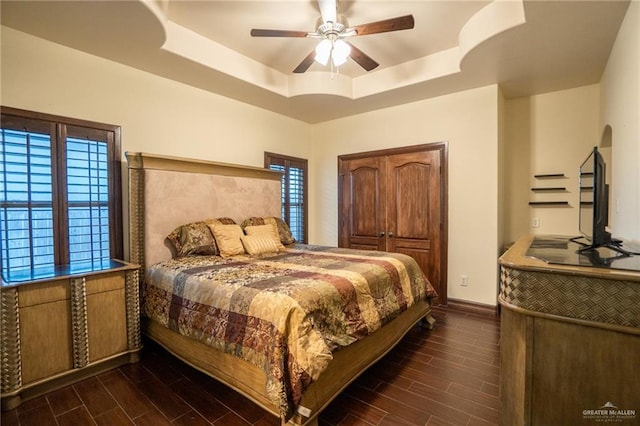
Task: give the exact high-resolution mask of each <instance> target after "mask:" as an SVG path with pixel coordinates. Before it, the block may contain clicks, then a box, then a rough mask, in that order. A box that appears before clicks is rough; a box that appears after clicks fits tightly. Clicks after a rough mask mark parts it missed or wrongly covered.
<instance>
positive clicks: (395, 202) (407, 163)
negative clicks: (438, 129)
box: [386, 151, 441, 294]
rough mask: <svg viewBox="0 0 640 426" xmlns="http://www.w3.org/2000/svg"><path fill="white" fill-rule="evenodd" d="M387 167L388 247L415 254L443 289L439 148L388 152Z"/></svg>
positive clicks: (430, 276)
mask: <svg viewBox="0 0 640 426" xmlns="http://www.w3.org/2000/svg"><path fill="white" fill-rule="evenodd" d="M387 171H388V172H387V173H388V175H387V182H388V188H391V190H390V191H388V192H387V196H386V199H387V229H388V230H389V232H390V233H391V234H389V237H388V240H387V250H388V251H394V252H398V253H404V254H408V255H409V256H411V257H413V258H414V259H415V260H416V261H417V262H418V264H419V265H420V267H421V268H422V270H423V271H424V273H425V275H426V276H427V278H429V281H430V282H431V284H432V285H433V286H434V287H436V290H440V289H439V288H438V287H439V286H440V282H441V280H440V262H439V254H440V250H439V240H440V222H441V218H440V211H441V209H440V198H441V196H440V156H439V152H438V151H423V152H414V153H408V154H396V155H391V156H388V157H387ZM438 292H439V294H440V293H441V291H438Z"/></svg>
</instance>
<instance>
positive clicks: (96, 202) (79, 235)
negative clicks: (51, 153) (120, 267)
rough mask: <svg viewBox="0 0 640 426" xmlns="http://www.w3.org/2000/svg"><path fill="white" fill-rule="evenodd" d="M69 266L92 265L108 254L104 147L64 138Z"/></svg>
mask: <svg viewBox="0 0 640 426" xmlns="http://www.w3.org/2000/svg"><path fill="white" fill-rule="evenodd" d="M66 142H67V143H66V145H67V205H68V211H67V215H68V222H69V227H68V229H69V263H74V262H96V261H102V260H107V259H109V258H110V253H109V176H108V158H107V143H106V142H100V141H92V140H81V139H76V138H70V137H68V138H67V140H66Z"/></svg>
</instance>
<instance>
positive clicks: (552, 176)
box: [533, 173, 565, 179]
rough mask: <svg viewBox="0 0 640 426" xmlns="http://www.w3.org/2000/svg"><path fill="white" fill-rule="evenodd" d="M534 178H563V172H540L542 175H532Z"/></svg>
mask: <svg viewBox="0 0 640 426" xmlns="http://www.w3.org/2000/svg"><path fill="white" fill-rule="evenodd" d="M533 177H534V178H536V179H558V178H563V177H565V176H564V173H548V174H542V175H534V176H533Z"/></svg>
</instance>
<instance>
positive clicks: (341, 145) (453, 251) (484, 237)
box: [310, 86, 499, 304]
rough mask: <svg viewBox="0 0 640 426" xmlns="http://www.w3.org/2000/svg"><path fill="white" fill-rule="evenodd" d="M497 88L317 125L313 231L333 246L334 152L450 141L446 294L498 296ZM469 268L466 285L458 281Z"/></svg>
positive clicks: (489, 300)
mask: <svg viewBox="0 0 640 426" xmlns="http://www.w3.org/2000/svg"><path fill="white" fill-rule="evenodd" d="M498 96H499V94H498V88H497V86H489V87H484V88H480V89H475V90H468V91H465V92H460V93H454V94H451V95H447V96H442V97H438V98H434V99H428V100H424V101H420V102H415V103H411V104H406V105H402V106H398V107H394V108H388V109H384V110H379V111H374V112H370V113H366V114H360V115H357V116H353V117H347V118H343V119H339V120H333V121H329V122H325V123H321V124H317V125H315V126H314V127H313V150H312V156H311V158H312V159H313V160H312V162H311V164H310V168H311V181H312V182H313V184H312V186H311V190H310V196H311V199H310V204H311V211H310V215H311V217H310V223H311V228H310V236H311V240H313V241H315V242H317V243H319V244H328V245H335V244H337V241H338V235H337V229H338V228H337V220H338V212H337V186H338V185H337V156H338V155H341V154H351V153H356V152H364V151H371V150H376V149H383V148H390V147H400V146H408V145H417V144H424V143H430V142H440V141H448V143H449V176H448V179H449V217H448V224H449V233H448V236H449V259H448V274H449V280H448V286H449V292H448V293H449V297H452V298H456V299H464V300H472V301H476V302H480V303H486V304H495V303H496V282H497V272H496V271H497V267H496V259H497V253H498V243H497V235H498V214H497V204H498V199H497V197H498V163H497V162H498V151H497V150H498V144H497V142H498V128H497V122H498V121H497V119H498V117H497V113H498ZM460 275H467V276H468V279H469V285H468V286H467V287H462V286H460V285H459V279H460Z"/></svg>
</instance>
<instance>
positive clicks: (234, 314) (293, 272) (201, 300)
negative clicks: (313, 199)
mask: <svg viewBox="0 0 640 426" xmlns="http://www.w3.org/2000/svg"><path fill="white" fill-rule="evenodd" d="M142 295H143V314H144V315H146V316H147V317H149V318H150V319H152V320H154V321H157V322H158V323H160V324H162V325H163V326H165V327H168V328H170V329H172V330H174V331H176V332H178V333H180V334H182V335H185V336H187V337H190V338H193V339H196V340H198V341H200V342H202V343H205V344H206V345H209V346H212V347H214V348H216V349H219V350H222V351H225V352H227V353H230V354H233V355H235V356H238V357H240V358H242V359H244V360H246V361H248V362H250V363H252V364H253V365H255V366H257V367H259V368H261V369H263V370H264V371H265V373H266V376H267V394H268V395H269V397H270V399H271V400H272V401H273V402H274V404H276V406H279V407H280V410H281V415H282V417H283V418H285V419H289V418H290V416H291V415H292V414H293V412H294V409H295V408H296V407H297V405H298V403H299V402H300V399H301V397H302V393H303V392H304V390H305V388H306V387H307V386H309V384H310V383H311V382H312V381H313V380H315V379H317V378H318V376H319V375H320V373H321V372H322V371H323V370H324V369H325V367H326V366H327V364H328V363H329V361H330V360H331V359H332V352H333V351H336V350H338V349H339V348H340V347H342V346H346V345H349V344H350V343H352V342H354V341H357V340H359V339H361V338H363V337H365V336H367V335H369V334H371V333H373V332H374V331H376V330H377V329H379V328H380V327H382V326H383V325H384V324H385V323H387V322H388V321H390V320H391V319H393V318H394V317H395V316H397V315H398V314H399V313H400V312H402V311H404V310H406V309H407V308H409V307H410V306H412V305H413V304H414V302H415V301H417V300H423V299H425V298H433V297H436V293H435V290H434V289H433V287H432V286H431V284H430V283H429V282H428V281H427V279H426V277H425V276H424V273H423V272H422V271H421V270H420V267H419V266H418V265H417V263H416V262H415V261H414V260H413V259H412V258H410V257H409V256H405V255H402V254H397V253H383V252H368V251H356V250H348V249H340V248H329V247H321V246H309V245H300V244H298V245H295V246H293V248H288V249H287V250H286V251H284V252H278V253H271V254H267V255H262V256H237V257H232V258H221V257H218V256H187V257H182V258H179V259H173V260H170V261H166V262H162V263H159V264H156V265H154V266H152V267H150V268H149V269H148V270H147V272H146V279H145V284H144V286H143V289H142Z"/></svg>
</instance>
